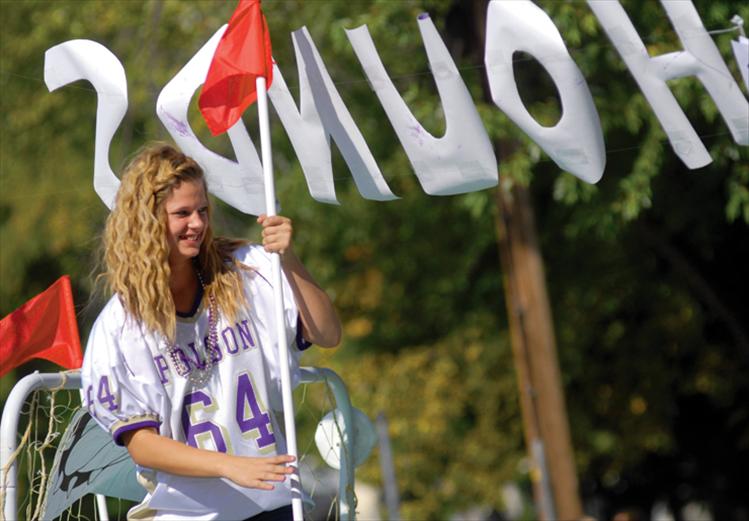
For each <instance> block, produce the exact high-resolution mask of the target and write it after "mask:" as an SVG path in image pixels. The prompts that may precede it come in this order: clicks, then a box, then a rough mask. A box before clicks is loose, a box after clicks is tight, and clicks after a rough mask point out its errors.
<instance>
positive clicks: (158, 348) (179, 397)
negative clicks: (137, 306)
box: [82, 245, 308, 521]
mask: <svg viewBox="0 0 749 521" xmlns="http://www.w3.org/2000/svg"><path fill="white" fill-rule="evenodd" d="M234 255H235V257H236V258H237V259H238V260H239V261H240V262H241V263H243V264H245V265H247V266H250V267H252V268H253V270H252V271H247V272H245V273H244V275H243V277H244V289H245V293H246V295H247V299H248V302H249V306H248V308H246V309H242V310H240V312H239V314H238V317H237V320H236V321H234V322H231V323H230V322H228V321H227V319H226V318H225V317H223V316H220V317H218V320H217V333H218V352H216V351H213V352H212V358H213V360H214V362H215V364H214V366H213V367H212V369H211V370H212V374H211V377H210V379H209V380H208V381H207V382H206V383H205V384H203V385H200V386H198V385H195V384H193V383H191V382H190V381H189V380H188V378H187V377H186V376H180V375H179V374H178V372H177V369H176V368H175V366H174V361H173V360H172V357H171V356H170V355H169V353H168V344H167V341H166V340H165V339H164V338H163V337H162V336H161V335H158V334H154V333H151V332H149V331H146V330H145V329H144V327H143V326H141V325H140V324H138V323H136V322H135V321H134V320H132V319H131V318H128V317H127V316H126V313H125V310H124V308H123V307H122V304H121V303H120V300H119V298H118V297H117V296H116V295H115V296H114V297H112V298H111V299H110V300H109V302H108V303H107V305H106V306H105V308H104V309H103V310H102V312H101V314H100V315H99V317H98V318H97V320H96V322H95V323H94V326H93V328H92V330H91V334H90V335H89V338H88V344H87V347H86V353H85V358H84V362H83V368H82V378H83V390H84V393H85V395H86V403H87V405H88V408H89V411H90V412H91V414H92V415H93V416H94V418H96V420H97V422H98V423H99V424H100V425H101V426H103V427H104V428H105V429H107V430H108V431H109V432H110V433H111V434H112V436H113V438H114V440H115V442H116V443H118V444H122V440H121V436H122V434H123V433H125V432H127V431H129V430H134V429H138V428H142V427H154V428H155V429H157V430H158V432H159V433H160V434H162V435H163V436H167V437H169V438H172V439H175V440H178V441H181V442H184V443H187V444H188V445H192V446H194V447H200V448H203V449H208V450H217V451H222V452H227V453H230V454H237V455H243V456H269V455H276V454H285V452H286V444H285V440H284V439H283V435H282V431H281V430H280V424H279V423H278V421H277V420H276V417H275V415H274V413H273V410H281V409H282V398H281V375H280V365H279V354H278V350H277V349H276V348H275V341H274V340H275V338H276V334H275V331H276V329H275V317H274V312H273V310H274V305H273V287H272V282H271V280H272V278H271V261H270V255H269V254H268V253H266V252H265V250H264V249H263V248H262V247H261V246H258V245H249V246H245V247H242V248H239V249H238V250H237V251H236V252H235V254H234ZM282 280H283V300H284V315H285V322H286V338H287V340H288V341H289V344H290V346H289V365H290V371H291V375H292V385H294V386H296V384H297V383H298V373H299V371H298V368H299V354H300V350H301V349H304V348H305V347H307V346H308V344H306V343H305V342H304V340H302V339H301V335H300V334H298V331H301V328H300V327H298V312H297V306H296V303H295V301H294V295H293V293H292V290H291V287H290V286H289V284H288V281H287V280H286V277H285V276H284V275H283V274H282ZM208 307H209V303H208V299H207V298H203V299H202V302H201V304H200V307H199V308H198V310H197V312H196V313H195V315H193V316H192V317H191V318H179V317H178V319H177V337H176V343H175V346H176V350H175V353H176V354H177V355H178V357H179V358H180V359H181V360H182V363H183V364H184V365H186V366H187V367H188V368H189V369H190V370H195V367H196V366H197V367H199V368H201V367H204V363H205V356H206V353H207V352H209V351H207V350H206V346H205V344H206V342H207V337H208V335H209V320H208ZM138 475H139V476H138V477H139V481H141V483H142V484H143V485H144V486H145V487H146V490H147V491H148V494H147V495H146V498H145V499H144V501H143V502H142V503H141V504H140V505H138V506H137V507H134V508H133V509H132V510H131V511H130V514H129V515H128V517H129V518H135V519H157V520H161V521H165V520H172V519H175V520H176V519H193V520H198V519H200V520H217V519H221V520H224V519H245V518H247V517H250V516H253V515H255V514H257V513H259V512H262V511H265V510H273V509H275V508H278V507H281V506H284V505H288V504H290V503H291V495H290V491H289V484H288V479H287V480H286V481H285V482H284V483H274V486H275V490H273V491H262V490H256V489H246V488H242V487H238V486H236V485H234V484H233V483H231V482H229V481H228V480H224V479H218V478H215V479H212V478H188V477H183V476H175V475H171V474H167V473H164V472H156V471H153V470H151V469H145V468H138Z"/></svg>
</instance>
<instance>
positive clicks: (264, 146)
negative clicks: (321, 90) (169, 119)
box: [255, 76, 304, 521]
mask: <svg viewBox="0 0 749 521" xmlns="http://www.w3.org/2000/svg"><path fill="white" fill-rule="evenodd" d="M255 86H256V88H257V110H258V116H259V119H260V149H261V158H262V162H263V181H264V184H265V213H266V215H268V217H270V216H272V215H276V188H275V184H274V182H273V159H272V157H271V146H270V124H269V120H268V98H267V94H266V91H265V78H264V77H262V76H258V77H257V79H256V80H255ZM271 277H272V278H273V280H272V282H273V301H274V302H273V304H274V311H275V317H276V338H277V339H278V353H279V357H278V358H279V365H280V366H281V394H282V396H283V417H284V427H285V429H286V448H287V451H288V454H290V455H291V456H294V458H296V461H295V462H294V467H295V468H296V469H297V470H296V471H295V472H294V473H293V474H291V475H290V476H289V479H290V480H291V508H292V510H293V513H294V521H303V520H304V517H303V511H302V482H301V480H300V479H299V458H298V455H297V447H296V425H295V423H294V401H293V399H292V394H291V375H290V374H289V344H288V342H287V340H286V323H285V320H284V313H283V293H282V290H281V287H282V286H281V257H280V256H279V254H278V253H272V254H271Z"/></svg>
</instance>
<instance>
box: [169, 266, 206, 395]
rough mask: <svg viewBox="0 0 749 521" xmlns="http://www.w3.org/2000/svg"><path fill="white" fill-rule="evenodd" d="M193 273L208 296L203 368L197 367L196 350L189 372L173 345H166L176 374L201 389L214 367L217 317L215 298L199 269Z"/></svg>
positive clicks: (197, 357)
mask: <svg viewBox="0 0 749 521" xmlns="http://www.w3.org/2000/svg"><path fill="white" fill-rule="evenodd" d="M195 272H196V273H197V275H198V280H199V281H200V286H201V287H202V288H203V295H206V294H207V295H208V301H209V304H208V342H207V344H206V349H205V357H204V358H205V363H204V364H203V367H199V366H198V361H199V359H200V356H199V354H198V352H197V350H196V352H195V357H196V361H195V368H194V369H193V370H192V371H190V368H189V367H188V366H187V364H185V362H184V360H183V359H182V358H180V356H179V354H178V353H177V346H176V345H174V344H168V345H167V352H168V353H169V357H170V358H171V359H172V363H173V364H174V368H175V369H176V370H177V374H178V375H180V376H182V377H185V376H186V377H187V379H188V380H189V381H190V383H191V384H193V385H194V386H196V387H202V386H203V385H205V384H206V382H208V380H210V378H211V376H212V374H213V366H214V365H216V362H214V360H213V356H212V353H213V352H214V351H218V332H217V327H216V322H217V320H216V315H217V311H218V310H217V306H216V297H214V296H213V293H212V292H210V293H209V292H208V289H207V288H206V286H205V282H203V276H202V275H201V274H200V269H197V267H196V269H195Z"/></svg>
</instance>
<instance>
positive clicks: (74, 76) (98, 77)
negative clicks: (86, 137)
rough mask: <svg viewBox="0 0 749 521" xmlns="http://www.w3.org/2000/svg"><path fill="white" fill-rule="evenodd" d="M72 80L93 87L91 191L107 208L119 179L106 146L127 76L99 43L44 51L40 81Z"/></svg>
mask: <svg viewBox="0 0 749 521" xmlns="http://www.w3.org/2000/svg"><path fill="white" fill-rule="evenodd" d="M76 80H88V81H89V82H91V84H92V85H93V86H94V88H95V89H96V94H97V97H98V98H97V99H98V103H97V106H96V141H95V142H94V190H96V193H97V194H98V195H99V197H100V198H101V200H102V201H104V204H106V205H107V207H108V208H109V209H110V210H111V209H112V207H113V206H114V199H115V195H116V194H117V189H118V188H119V186H120V180H119V179H117V176H116V175H114V172H113V171H112V168H111V167H110V166H109V146H110V144H111V143H112V137H113V136H114V133H115V132H116V131H117V127H118V126H119V125H120V122H121V121H122V118H123V117H125V113H126V112H127V79H126V78H125V69H124V68H123V67H122V64H121V63H120V60H118V59H117V57H116V56H115V55H114V54H112V52H111V51H110V50H109V49H107V48H106V47H104V46H103V45H101V44H100V43H96V42H93V41H91V40H70V41H67V42H64V43H61V44H59V45H55V46H54V47H51V48H49V49H47V52H46V53H44V81H45V83H46V84H47V88H48V89H49V90H50V92H51V91H53V90H55V89H57V88H59V87H62V86H63V85H67V84H68V83H72V82H74V81H76Z"/></svg>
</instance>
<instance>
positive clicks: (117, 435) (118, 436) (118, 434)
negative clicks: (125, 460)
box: [112, 420, 159, 447]
mask: <svg viewBox="0 0 749 521" xmlns="http://www.w3.org/2000/svg"><path fill="white" fill-rule="evenodd" d="M144 427H153V428H154V429H156V430H157V431H158V430H159V422H157V421H156V420H143V421H140V422H136V423H129V424H127V425H123V426H122V427H120V428H119V429H117V430H116V431H114V433H112V438H114V443H115V445H119V446H120V447H122V446H123V445H124V444H123V443H122V435H123V434H125V433H126V432H130V431H137V430H138V429H143V428H144Z"/></svg>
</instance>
